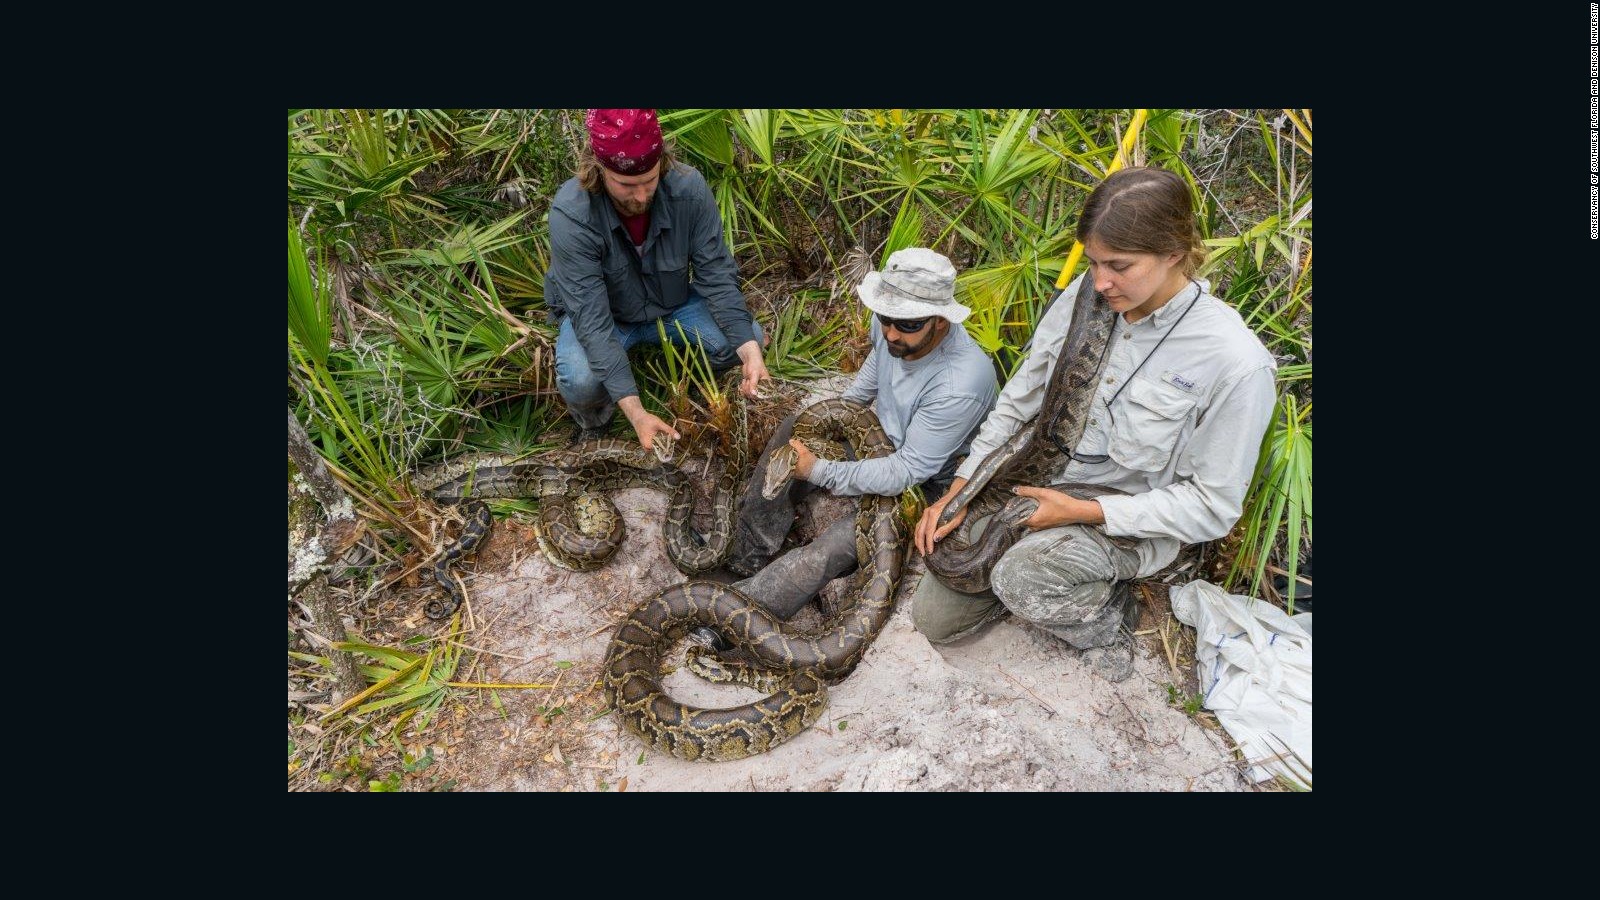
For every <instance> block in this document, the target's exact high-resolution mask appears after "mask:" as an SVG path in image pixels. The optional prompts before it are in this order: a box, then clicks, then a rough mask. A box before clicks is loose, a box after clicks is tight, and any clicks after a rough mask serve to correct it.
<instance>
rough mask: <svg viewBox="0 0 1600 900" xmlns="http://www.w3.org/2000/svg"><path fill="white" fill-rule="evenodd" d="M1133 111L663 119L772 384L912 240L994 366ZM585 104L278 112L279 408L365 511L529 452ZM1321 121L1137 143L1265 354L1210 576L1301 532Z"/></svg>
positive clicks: (549, 404) (1277, 118)
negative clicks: (282, 306)
mask: <svg viewBox="0 0 1600 900" xmlns="http://www.w3.org/2000/svg"><path fill="white" fill-rule="evenodd" d="M1133 113H1134V111H1133V110H1131V109H1077V110H1069V109H1026V110H1005V109H919V110H911V109H888V110H872V109H833V110H819V109H674V110H663V111H662V113H661V122H662V124H663V127H664V129H665V132H666V134H667V136H668V138H669V139H670V140H672V141H673V142H674V144H675V147H676V151H677V154H678V156H679V158H680V159H681V160H682V161H684V162H686V163H688V164H690V165H692V166H694V167H695V168H697V169H698V170H699V171H700V172H701V173H702V174H703V175H704V176H705V178H706V180H707V182H708V183H709V184H710V185H711V187H712V190H713V192H714V195H715V197H716V200H717V203H718V208H719V212H720V214H721V217H722V223H723V229H724V233H725V236H726V238H727V240H728V244H729V246H730V247H731V248H732V249H733V251H734V254H735V257H736V261H737V262H738V263H739V268H740V273H741V276H742V278H743V279H744V284H745V286H746V288H747V291H746V292H747V295H748V294H760V296H761V297H762V298H763V302H762V303H761V304H759V305H758V304H752V308H753V309H755V310H756V311H757V314H758V316H760V318H761V320H762V326H763V328H764V329H765V330H766V332H767V333H768V334H769V335H770V336H771V338H772V345H771V346H770V347H769V349H768V354H767V359H768V365H769V367H770V369H771V370H772V372H773V374H774V375H776V376H777V377H779V378H785V379H800V378H810V377H814V376H817V375H821V374H827V373H831V372H833V371H836V370H838V369H842V368H849V367H851V364H852V362H853V361H854V360H859V359H860V358H861V355H860V354H861V351H862V350H863V349H864V347H865V340H866V334H867V332H866V329H865V328H864V327H863V323H864V322H865V321H866V320H865V317H864V316H863V314H862V310H861V307H860V304H859V302H858V300H857V299H856V295H855V290H854V288H855V285H856V284H857V283H858V282H859V280H860V277H861V274H863V273H862V272H861V271H860V267H861V263H862V262H863V261H865V262H866V263H867V264H868V265H879V264H881V262H882V260H883V259H885V258H886V257H887V256H888V254H889V253H891V252H893V251H894V250H897V249H900V248H902V247H907V246H915V245H921V246H930V247H933V248H935V249H937V250H938V251H940V252H942V253H944V254H945V255H947V256H949V257H950V258H951V260H952V261H953V262H954V263H955V264H956V267H957V269H958V271H959V272H960V273H961V275H960V280H959V282H958V291H959V299H960V300H961V301H962V302H964V303H967V304H968V305H970V306H972V308H973V310H974V312H973V315H972V316H971V317H970V318H969V319H968V320H967V322H966V323H965V327H966V328H967V329H968V331H969V333H971V335H972V336H973V337H974V338H975V339H976V340H977V342H978V343H979V345H980V346H982V347H983V349H984V350H985V352H987V353H988V354H990V356H991V357H992V358H993V359H994V360H995V364H996V370H997V371H998V372H999V373H1001V375H1002V376H1009V374H1010V373H1012V372H1013V371H1015V369H1016V366H1017V364H1018V363H1019V362H1020V360H1021V359H1022V358H1023V355H1024V354H1025V353H1026V352H1027V348H1028V345H1029V340H1030V338H1031V336H1032V333H1033V329H1034V326H1035V324H1036V323H1037V322H1038V320H1039V318H1040V316H1042V314H1043V312H1044V306H1045V302H1046V300H1047V299H1048V298H1049V297H1050V295H1051V293H1052V285H1053V283H1054V282H1055V281H1056V280H1057V278H1058V277H1059V276H1060V274H1061V268H1062V266H1063V264H1064V262H1065V261H1066V259H1067V257H1068V251H1069V250H1070V249H1071V247H1072V244H1073V240H1072V237H1073V231H1074V229H1075V227H1076V224H1077V218H1078V214H1079V211H1080V210H1081V207H1082V204H1083V201H1084V199H1085V198H1086V196H1087V194H1088V192H1089V190H1091V189H1092V188H1093V187H1094V186H1095V185H1096V184H1098V183H1099V181H1100V180H1101V179H1102V178H1104V177H1105V175H1106V173H1107V170H1108V168H1109V167H1110V165H1111V162H1112V159H1113V157H1114V155H1115V154H1116V152H1117V146H1118V143H1119V139H1120V137H1121V135H1122V134H1123V132H1124V130H1125V129H1127V128H1128V125H1129V122H1130V120H1132V119H1133V118H1134V116H1133ZM581 121H582V110H511V109H479V110H457V109H449V110H446V109H364V110H357V109H339V110H327V109H294V110H290V111H289V114H288V127H287V147H288V153H287V195H288V222H289V240H288V249H289V322H288V324H289V328H288V352H287V354H286V356H287V360H288V370H287V376H288V378H287V382H288V403H289V406H290V409H291V410H292V411H293V412H294V414H295V415H296V416H297V417H298V418H299V420H300V421H301V422H302V423H303V424H304V425H305V428H306V431H307V433H308V434H310V435H311V436H312V438H313V441H314V442H315V444H316V446H317V448H318V450H319V451H320V452H321V453H322V455H323V456H324V457H325V458H326V460H327V461H328V463H329V464H330V467H331V468H332V469H333V470H334V471H335V472H336V473H337V474H338V475H339V477H340V478H341V480H342V481H344V482H345V484H346V485H347V486H348V487H349V488H350V489H351V490H352V492H353V493H355V494H357V495H358V497H360V498H364V501H363V502H358V504H357V505H358V507H360V511H361V512H362V513H363V514H366V515H369V516H377V515H380V514H384V515H387V514H389V513H391V512H392V510H393V506H394V504H395V503H396V502H397V501H398V500H399V498H400V496H401V495H400V491H399V489H398V488H399V485H400V484H401V483H402V481H403V479H402V474H403V473H404V472H406V471H408V470H410V469H412V468H415V467H416V466H417V465H419V464H423V463H426V462H430V461H433V460H436V459H438V458H440V457H441V456H442V455H445V454H447V453H454V452H459V451H461V450H463V449H465V448H468V447H504V448H506V449H515V450H518V451H525V450H527V449H530V448H533V447H537V446H541V443H540V436H541V435H542V434H543V432H544V431H546V430H548V429H549V428H551V427H553V426H557V425H558V424H560V422H561V420H562V418H563V416H564V412H563V410H562V406H561V402H560V398H559V395H558V394H557V392H556V390H555V386H554V378H553V370H554V358H553V347H554V344H555V337H556V332H555V327H554V325H555V323H554V322H552V321H551V319H550V317H549V315H548V312H547V310H546V307H545V302H544V290H543V284H544V275H545V272H546V270H547V268H548V266H549V249H548V247H549V238H548V234H549V231H548V224H547V217H546V213H547V211H548V208H549V203H550V198H551V197H552V196H553V195H554V193H555V191H556V189H557V188H558V187H559V186H560V184H561V182H562V181H563V180H564V179H565V178H566V177H568V176H569V175H570V174H571V173H572V170H573V162H574V159H575V150H576V148H577V146H578V143H579V141H580V140H581V134H582V128H581ZM1312 134H1313V128H1312V116H1311V111H1310V110H1304V109H1296V110H1227V109H1221V110H1188V109H1161V110H1151V111H1150V114H1149V117H1148V120H1147V121H1146V122H1145V125H1144V127H1143V129H1142V131H1141V132H1140V135H1139V139H1138V141H1137V142H1136V144H1135V146H1134V147H1133V152H1132V157H1133V163H1134V164H1145V165H1155V166H1162V167H1165V168H1168V169H1171V170H1173V171H1176V172H1178V173H1179V174H1180V175H1182V176H1183V177H1184V178H1185V179H1186V180H1187V181H1188V183H1189V184H1190V185H1191V186H1192V188H1193V192H1194V197H1195V200H1196V203H1197V208H1198V209H1199V210H1200V221H1201V225H1202V231H1203V238H1204V239H1205V244H1206V246H1207V248H1209V250H1210V256H1209V258H1208V260H1207V262H1206V264H1205V265H1204V267H1203V268H1202V269H1201V273H1200V274H1201V275H1203V276H1204V277H1206V278H1208V279H1210V281H1211V282H1212V285H1213V292H1214V293H1216V294H1217V295H1218V296H1220V297H1221V298H1223V299H1224V300H1225V301H1226V302H1228V303H1229V304H1231V305H1232V306H1233V307H1234V308H1235V309H1237V310H1238V311H1239V313H1240V315H1241V316H1242V317H1243V319H1244V321H1245V322H1246V324H1247V325H1248V326H1249V327H1250V328H1251V329H1252V330H1254V331H1255V333H1256V334H1257V335H1259V336H1260V338H1261V340H1262V341H1263V342H1264V343H1265V344H1266V346H1267V347H1268V349H1269V350H1270V351H1271V352H1272V353H1273V354H1275V355H1276V357H1277V359H1278V362H1279V370H1278V387H1279V395H1280V398H1279V404H1278V408H1277V411H1276V414H1275V415H1274V418H1273V423H1272V426H1271V428H1270V429H1269V432H1268V434H1267V436H1266V438H1265V440H1264V441H1263V444H1262V455H1261V460H1260V463H1259V465H1258V466H1257V469H1256V474H1255V478H1254V480H1253V481H1252V483H1251V486H1250V489H1249V497H1248V501H1247V506H1246V509H1245V511H1244V515H1243V517H1242V519H1241V522H1242V523H1244V534H1245V537H1244V540H1243V542H1242V546H1241V552H1240V553H1239V556H1238V558H1237V562H1236V563H1235V565H1234V567H1233V570H1232V571H1231V573H1230V575H1229V584H1228V585H1227V586H1228V587H1231V588H1234V589H1237V590H1240V591H1241V592H1254V591H1255V590H1256V589H1258V588H1259V587H1260V585H1261V584H1262V583H1263V576H1264V574H1265V573H1266V572H1267V571H1269V567H1272V568H1278V569H1282V570H1284V571H1287V572H1289V573H1290V576H1289V582H1290V584H1293V583H1294V582H1295V577H1294V573H1296V572H1297V566H1298V560H1299V559H1300V557H1301V554H1302V553H1303V552H1304V551H1306V550H1308V549H1309V546H1310V539H1311V511H1312V504H1311V483H1312V481H1311V455H1312V454H1311V447H1312V443H1311V434H1312V427H1311V424H1312V423H1311V419H1312V397H1311V371H1312V352H1311V347H1312V343H1311V310H1312V285H1313V278H1312V266H1311V263H1312V257H1313V253H1312V243H1313V241H1312V223H1313V220H1312V174H1311V161H1312V154H1311V150H1312ZM768 298H770V299H768ZM635 356H636V362H640V363H647V364H640V365H636V366H635V373H636V375H637V377H638V379H639V383H640V388H641V392H642V395H643V397H644V402H645V403H646V405H647V406H650V407H651V408H653V409H655V410H656V411H658V412H660V413H663V414H675V415H691V414H693V413H692V412H690V411H689V409H688V407H686V406H684V403H685V401H684V399H683V398H685V397H687V395H688V390H687V389H688V387H689V385H690V384H691V383H692V382H695V381H699V382H701V383H702V384H701V387H702V391H701V394H702V395H703V396H704V395H707V392H708V391H709V392H710V393H714V392H715V390H716V386H717V379H716V378H715V377H713V373H710V372H709V371H708V370H704V365H703V361H704V357H703V355H701V354H698V353H697V350H696V348H693V347H690V348H689V349H688V351H687V352H681V351H679V350H678V348H666V349H662V350H652V349H641V350H640V351H636V353H635ZM395 540H396V541H397V545H398V544H403V543H404V542H405V538H404V536H401V537H397V538H396V539H395ZM400 661H401V660H400V659H399V658H395V659H392V660H390V661H389V662H391V663H396V662H400ZM409 662H410V661H407V664H409ZM407 677H408V678H409V676H407ZM407 683H408V684H410V685H411V690H413V691H420V690H422V687H423V684H424V683H425V682H423V681H415V682H407ZM418 696H421V695H420V694H419V695H418Z"/></svg>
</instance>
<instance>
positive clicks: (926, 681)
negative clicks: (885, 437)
mask: <svg viewBox="0 0 1600 900" xmlns="http://www.w3.org/2000/svg"><path fill="white" fill-rule="evenodd" d="M612 496H613V498H614V500H615V502H616V503H617V505H618V508H619V509H620V510H621V511H622V513H623V515H624V516H625V517H626V519H625V520H626V521H627V522H629V523H635V524H631V525H630V528H629V533H628V535H627V537H626V539H625V541H624V544H623V547H622V549H621V550H620V551H619V552H618V554H617V556H616V557H615V558H614V559H613V560H612V561H611V562H610V563H608V564H607V565H606V566H605V567H603V568H602V569H600V570H597V571H594V572H587V573H575V572H568V571H565V570H562V569H559V568H555V567H553V566H551V565H550V564H549V562H548V561H546V560H545V558H544V557H543V555H542V554H540V553H539V552H538V549H537V545H536V544H535V543H534V542H533V540H532V536H531V534H530V533H529V531H528V529H526V528H524V527H521V526H519V525H517V524H516V523H508V522H501V523H499V524H498V525H497V526H496V530H495V533H494V535H493V536H492V538H491V539H490V541H488V542H487V543H486V546H485V548H484V550H483V552H482V554H481V556H482V559H481V560H480V562H479V565H478V566H477V567H476V570H477V571H476V572H475V573H474V572H473V569H474V567H472V566H468V573H469V574H468V582H467V583H468V587H469V590H470V591H471V596H472V598H473V599H472V602H471V606H472V611H473V616H474V623H475V628H474V631H473V632H472V634H471V635H469V637H468V638H467V643H470V644H472V645H473V646H476V647H479V648H481V649H482V650H483V651H487V652H481V653H479V654H478V660H479V662H478V663H475V664H474V665H473V667H472V672H471V677H472V679H473V680H474V681H479V682H498V683H535V684H547V685H553V686H552V687H547V688H533V689H504V690H498V691H495V692H493V693H494V695H495V696H494V697H491V696H490V692H489V691H487V690H485V691H478V692H464V694H463V698H462V699H461V701H460V702H459V703H458V704H457V705H456V706H455V707H454V708H452V709H451V710H449V711H448V712H447V713H446V714H445V715H443V716H441V720H440V726H441V728H440V729H435V731H436V734H435V736H434V739H433V742H434V743H435V755H436V756H437V757H440V758H441V763H442V769H441V772H442V773H448V774H449V775H450V776H451V777H453V778H456V779H457V780H458V782H459V786H460V789H464V790H483V791H512V790H517V791H522V790H550V791H560V790H576V791H601V790H619V789H620V790H632V791H641V790H644V791H685V790H688V791H750V790H758V791H795V790H807V791H811V790H822V791H827V790H844V791H886V790H893V791H897V790H916V791H924V790H932V791H941V790H963V791H987V790H998V791H1015V790H1022V791H1037V790H1156V791H1184V790H1244V789H1248V787H1247V785H1246V783H1245V781H1244V780H1243V779H1242V778H1241V776H1240V775H1239V774H1238V770H1237V766H1236V764H1235V763H1234V762H1233V754H1232V753H1231V752H1230V751H1229V747H1230V746H1231V742H1229V741H1228V740H1227V737H1226V735H1225V734H1224V733H1222V732H1219V731H1215V730H1213V729H1210V728H1206V727H1203V726H1202V724H1201V723H1200V722H1199V721H1197V720H1196V719H1193V718H1191V717H1189V716H1187V715H1185V714H1184V713H1183V712H1182V711H1181V710H1179V709H1177V708H1175V707H1174V706H1172V705H1171V704H1170V703H1169V702H1168V692H1167V689H1166V687H1165V685H1166V684H1168V683H1171V682H1172V681H1173V677H1172V674H1171V671H1170V669H1169V666H1168V663H1167V661H1166V659H1165V657H1164V655H1163V654H1162V653H1161V652H1160V649H1159V648H1160V644H1159V643H1154V640H1153V639H1152V638H1150V637H1148V636H1147V637H1145V638H1144V639H1142V640H1141V641H1140V646H1139V650H1138V655H1137V658H1136V661H1135V666H1136V671H1135V674H1134V676H1133V677H1131V678H1129V679H1128V680H1127V681H1125V682H1122V683H1121V684H1111V683H1109V682H1106V681H1104V680H1102V679H1100V678H1098V677H1097V676H1095V675H1093V674H1091V673H1090V672H1089V671H1088V669H1087V668H1086V667H1085V666H1084V665H1083V664H1082V663H1081V662H1080V660H1079V654H1078V652H1077V651H1075V650H1072V649H1071V648H1069V647H1067V646H1066V645H1065V644H1063V643H1061V642H1060V641H1058V640H1056V639H1055V638H1053V637H1051V636H1050V635H1048V634H1046V633H1044V632H1042V631H1039V630H1037V629H1034V628H1032V627H1030V626H1027V625H1024V624H1021V623H1018V622H1016V621H1014V620H1011V619H1005V620H1002V621H1000V622H997V623H995V624H994V625H992V626H991V627H989V628H988V629H987V630H985V631H983V632H981V633H980V634H978V635H975V636H973V637H970V638H967V639H965V640H962V641H959V642H956V643H954V644H950V645H945V646H941V647H935V646H933V645H931V644H929V643H928V641H927V640H926V639H925V638H923V637H922V635H920V634H918V633H917V632H916V631H915V630H914V629H913V628H912V627H911V619H910V610H909V603H910V595H911V594H912V592H913V591H914V588H915V584H916V582H917V580H918V579H920V578H921V577H922V574H923V570H922V565H921V560H920V558H919V559H915V560H913V562H912V563H911V565H910V566H909V567H908V569H907V572H906V574H905V577H904V578H903V579H902V583H901V586H900V590H899V592H898V596H899V598H900V602H899V607H898V608H897V610H896V612H895V614H894V616H893V617H892V618H891V619H890V620H889V623H888V625H887V626H886V627H885V629H884V631H883V633H882V634H881V635H880V636H879V637H878V639H877V641H876V643H875V644H874V645H873V646H872V648H871V649H870V650H869V651H868V652H867V655H866V657H865V658H864V659H863V661H862V663H861V665H860V666H859V667H858V668H857V669H856V671H855V672H854V674H852V675H851V676H850V677H849V678H848V679H846V680H845V681H844V682H843V683H841V684H839V685H836V686H834V687H833V688H832V689H831V690H830V694H829V706H828V709H827V711H826V712H825V713H824V715H823V718H822V720H821V721H820V722H819V723H818V724H816V725H815V726H813V727H812V728H811V729H810V730H809V731H808V732H807V733H806V734H803V735H800V736H798V737H796V738H794V739H792V740H790V741H789V742H788V743H786V744H784V745H782V746H780V747H778V748H776V749H775V750H773V751H772V752H770V753H766V754H763V755H761V756H758V757H755V758H752V759H747V760H739V761H734V762H725V763H691V762H685V761H682V760H678V759H675V758H672V757H670V756H667V755H665V754H662V753H658V752H655V751H653V750H647V749H646V748H645V746H644V744H643V743H642V742H641V741H640V740H639V739H638V738H636V737H635V736H634V735H633V734H632V733H631V732H628V731H626V730H624V729H622V727H621V726H620V724H619V723H618V722H617V720H616V717H615V716H614V715H612V714H610V713H609V712H607V711H606V708H605V699H604V694H603V692H602V690H601V689H600V668H601V661H602V660H603V659H604V656H605V652H606V647H607V644H608V643H609V641H610V638H611V634H612V632H613V631H614V630H615V624H616V623H617V622H618V621H620V620H621V619H622V618H623V617H624V616H626V615H627V613H628V612H629V611H630V610H631V609H632V608H633V607H634V606H635V605H637V604H638V603H641V602H643V601H645V600H647V599H649V598H650V597H651V596H652V595H654V594H655V593H656V592H657V591H660V590H661V589H662V588H665V587H668V586H670V585H673V584H676V583H678V582H679V581H681V580H682V579H683V576H682V575H681V574H680V573H678V571H677V570H676V569H674V568H673V567H672V565H671V563H670V562H668V560H667V559H666V555H665V552H664V551H663V550H662V544H661V535H660V526H659V523H660V521H661V520H662V518H663V516H664V514H665V507H666V499H665V498H664V497H663V496H662V495H660V494H659V493H657V492H655V491H652V490H648V489H634V490H625V491H619V492H617V493H615V494H613V495H612ZM851 505H852V504H851V501H846V500H841V499H839V498H831V497H829V498H823V499H822V500H821V501H820V502H819V503H818V504H817V505H816V506H815V507H814V508H811V505H810V504H809V503H808V504H806V505H803V506H802V517H803V521H807V520H809V521H823V522H825V521H831V519H832V517H833V516H836V515H842V514H848V513H849V511H850V509H851ZM803 528H804V526H803ZM807 530H809V529H807ZM846 583H847V579H840V580H838V581H836V582H834V583H833V584H832V585H830V586H829V590H837V589H841V588H843V587H844V586H845V584H846ZM418 615H419V616H420V613H419V614H418ZM805 617H811V621H813V622H814V621H815V620H816V617H817V613H816V612H815V610H814V607H812V608H808V609H807V610H805V611H802V613H801V620H802V621H803V620H804V619H805ZM1151 618H1152V616H1151V614H1150V612H1149V611H1147V612H1146V614H1145V626H1146V627H1148V626H1149V625H1150V624H1151V622H1150V620H1151ZM676 658H678V659H681V655H679V656H677V657H676ZM665 683H666V684H667V686H668V687H669V689H671V690H672V691H673V693H674V695H675V696H677V697H678V698H679V699H682V700H684V701H686V702H690V703H696V704H701V705H706V706H729V705H737V704H740V703H743V702H747V701H749V700H751V699H754V698H755V697H756V696H757V695H756V694H755V692H753V691H751V690H749V689H746V688H743V687H739V686H723V685H712V684H708V683H705V682H702V681H700V680H699V679H698V678H696V677H695V676H694V675H692V674H690V673H688V672H687V671H684V670H681V669H680V670H677V671H674V672H673V673H671V674H670V675H669V676H668V677H667V678H666V679H665ZM474 694H477V695H479V697H478V700H481V701H482V702H475V701H474V700H473V699H472V697H473V695H474ZM496 698H498V706H496ZM558 707H559V709H560V712H559V713H554V712H553V710H555V709H557V708H558ZM441 735H442V736H443V739H442V740H441V739H440V736H441Z"/></svg>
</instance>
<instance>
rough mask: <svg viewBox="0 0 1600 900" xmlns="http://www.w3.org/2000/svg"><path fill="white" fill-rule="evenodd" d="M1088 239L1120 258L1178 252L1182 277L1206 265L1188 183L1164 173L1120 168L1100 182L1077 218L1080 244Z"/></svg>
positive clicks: (1204, 248)
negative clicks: (1126, 255) (1141, 254)
mask: <svg viewBox="0 0 1600 900" xmlns="http://www.w3.org/2000/svg"><path fill="white" fill-rule="evenodd" d="M1090 238H1094V239H1096V240H1098V241H1100V242H1101V243H1103V244H1105V245H1106V246H1107V247H1110V248H1111V249H1113V250H1120V251H1122V252H1124V253H1156V254H1160V255H1163V256H1164V255H1166V254H1168V253H1182V254H1183V255H1184V259H1183V274H1185V275H1193V274H1194V273H1195V270H1196V269H1199V268H1200V264H1201V263H1203V262H1205V261H1206V245H1205V244H1204V243H1202V242H1201V240H1200V229H1199V227H1198V226H1197V225H1196V223H1195V217H1194V204H1193V202H1192V201H1191V199H1190V196H1189V184H1188V182H1186V181H1184V180H1183V179H1182V178H1181V177H1179V176H1178V175H1176V174H1174V173H1172V172H1168V171H1167V170H1166V169H1151V168H1133V169H1122V170H1121V171H1118V172H1115V173H1113V174H1112V175H1111V176H1110V177H1108V178H1107V179H1106V180H1105V181H1102V182H1100V186H1099V187H1097V188H1095V189H1094V191H1093V192H1092V193H1090V194H1089V201H1088V202H1087V203H1085V204H1084V205H1083V215H1082V216H1080V217H1079V218H1078V241H1079V242H1080V243H1085V244H1087V243H1088V242H1089V239H1090Z"/></svg>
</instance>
